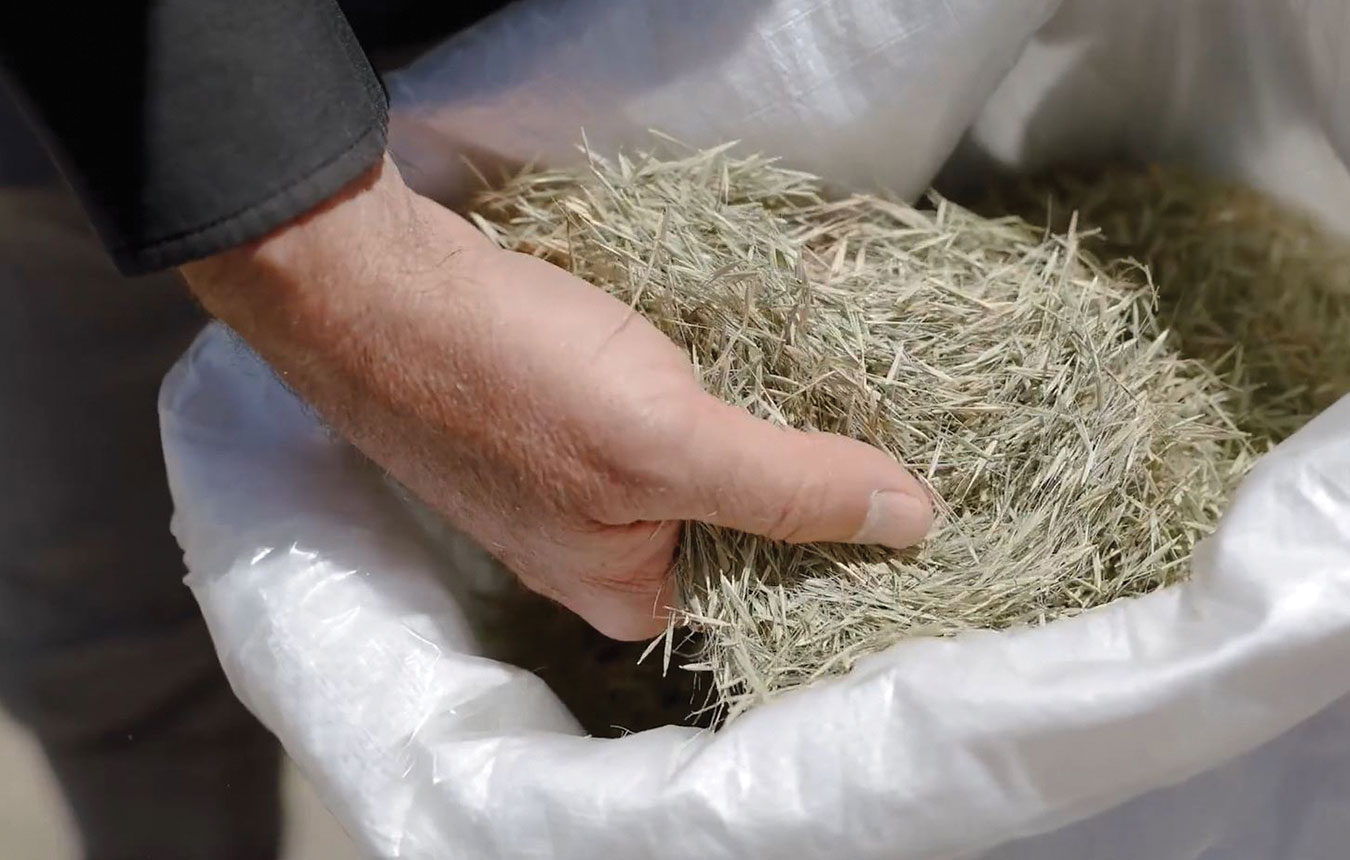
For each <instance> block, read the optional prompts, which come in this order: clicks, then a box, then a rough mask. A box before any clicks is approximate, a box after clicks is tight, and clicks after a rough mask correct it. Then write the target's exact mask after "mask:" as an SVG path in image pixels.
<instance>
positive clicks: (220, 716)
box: [0, 99, 280, 860]
mask: <svg viewBox="0 0 1350 860" xmlns="http://www.w3.org/2000/svg"><path fill="white" fill-rule="evenodd" d="M0 100H2V99H0ZM2 112H3V109H2V106H0V113H2ZM0 121H2V120H0ZM2 158H3V153H0V159H2ZM10 163H11V164H12V163H14V162H13V161H12V160H11V162H10ZM7 179H9V181H10V182H14V181H15V177H12V176H11V177H7ZM201 323H202V320H201V318H200V317H199V315H198V313H197V311H196V309H195V307H194V306H193V305H192V303H191V302H190V301H189V300H188V298H187V296H186V293H185V292H184V290H183V289H182V287H181V286H180V285H179V284H178V283H177V281H176V278H174V277H171V276H161V277H156V278H144V279H135V280H127V279H123V278H121V277H119V276H118V275H117V274H116V273H115V272H114V271H113V269H112V268H111V266H110V265H109V264H108V263H107V262H106V260H105V258H104V256H103V255H102V253H101V251H100V250H99V248H98V246H97V244H96V243H95V242H94V240H93V237H92V234H91V233H90V231H89V230H88V228H87V227H86V226H85V223H84V220H83V216H82V215H81V214H80V212H79V209H78V207H77V206H76V204H75V202H74V201H73V199H72V198H71V197H70V195H69V194H68V193H67V192H66V191H65V190H64V189H62V188H59V187H57V186H54V185H53V184H51V183H50V182H47V183H44V185H43V186H41V187H26V188H21V187H15V186H13V185H11V186H10V187H7V188H0V487H3V488H4V491H5V492H4V495H3V497H2V498H0V704H3V706H4V707H5V708H6V709H7V710H9V711H11V712H12V713H13V714H14V715H15V716H16V717H17V718H18V719H19V720H20V721H22V722H23V723H24V724H26V725H27V726H28V727H29V728H30V729H31V730H32V731H33V732H34V733H35V735H36V736H37V738H38V739H39V741H40V742H41V743H42V745H43V748H44V750H45V752H46V754H47V757H48V759H49V760H50V762H51V764H52V767H53V769H54V771H55V773H56V775H57V777H58V779H59V781H60V784H61V786H62V789H63V791H64V792H65V795H66V797H67V800H68V801H69V803H70V805H71V808H72V811H73V813H74V817H75V819H76V821H77V822H78V826H79V828H80V831H81V832H80V835H81V838H82V841H83V844H84V845H85V849H86V852H87V857H88V858H90V860H161V858H162V860H226V858H228V860H273V858H275V857H276V855H277V851H278V842H279V817H280V805H279V789H278V773H279V752H278V749H277V746H276V743H275V741H274V739H273V738H272V737H271V736H270V735H269V734H268V733H267V732H266V731H265V730H263V729H262V727H261V726H260V725H258V724H257V723H256V722H255V721H254V720H253V718H252V717H251V716H250V715H249V714H248V713H247V711H245V709H244V708H243V707H242V706H241V705H240V704H239V703H238V701H237V700H236V699H235V697H234V695H233V694H232V693H231V691H230V689H229V686H228V684H227V682H226V680H225V678H224V676H223V674H222V672H221V670H220V667H219V665H218V663H217V660H216V657H215V654H214V651H213V649H212V646H211V642H210V639H209V637H208V635H207V632H206V628H205V625H204V623H203V621H202V619H201V616H200V614H199V612H198V610H197V607H196V605H195V604H194V602H193V600H192V597H191V594H190V593H189V591H188V589H187V588H186V586H184V585H183V583H182V576H183V569H182V561H181V555H180V553H179V550H178V548H177V546H176V544H175V543H174V541H173V538H172V537H171V536H170V534H169V532H168V521H169V515H170V502H169V498H168V491H167V488H166V485H165V478H164V468H163V458H162V456H161V454H160V450H159V432H158V422H157V415H156V409H155V400H156V394H157V390H158V387H159V382H160V379H161V378H162V377H163V375H164V373H165V372H166V371H167V370H168V368H169V366H170V365H171V363H172V362H173V360H174V359H175V358H176V357H177V356H178V355H179V354H180V353H181V352H182V350H183V349H184V348H185V347H186V346H187V344H188V342H189V341H190V339H191V337H192V335H193V334H194V333H195V331H196V330H197V329H198V328H199V327H200V325H201ZM3 842H4V836H3V834H0V856H7V855H8V852H7V851H6V850H5V847H4V845H3Z"/></svg>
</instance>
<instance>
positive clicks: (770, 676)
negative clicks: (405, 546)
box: [474, 147, 1253, 720]
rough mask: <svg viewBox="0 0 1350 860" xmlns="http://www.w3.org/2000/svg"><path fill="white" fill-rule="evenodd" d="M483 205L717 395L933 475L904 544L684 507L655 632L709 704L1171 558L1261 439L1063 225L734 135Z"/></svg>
mask: <svg viewBox="0 0 1350 860" xmlns="http://www.w3.org/2000/svg"><path fill="white" fill-rule="evenodd" d="M474 217H475V218H476V220H477V222H478V224H479V225H480V227H481V228H482V229H483V231H484V232H485V233H486V234H487V235H489V236H490V237H492V238H493V239H494V240H495V241H497V242H498V243H499V244H500V245H502V246H503V247H507V248H512V249H515V250H518V251H523V252H526V253H531V254H535V255H538V256H540V257H543V258H545V259H549V260H551V261H553V262H555V263H557V264H559V265H561V266H564V267H566V268H568V269H570V270H571V271H573V272H574V273H576V274H577V275H578V276H580V277H582V278H584V279H586V280H588V281H589V282H591V283H593V284H595V285H596V286H597V287H599V288H601V289H604V290H606V291H608V292H610V293H611V294H613V295H615V296H616V297H618V298H619V299H620V300H622V301H624V302H626V303H629V304H631V305H632V306H633V307H634V308H635V309H636V310H637V311H638V312H640V313H642V314H643V315H644V316H646V317H647V318H648V319H650V320H651V321H652V322H653V323H654V324H655V325H656V326H657V327H658V328H659V329H660V330H661V331H663V332H664V333H665V334H666V335H667V336H669V337H670V338H671V339H672V340H673V341H674V342H675V343H676V344H678V345H679V346H680V347H681V348H683V349H684V350H685V351H686V352H687V354H688V355H689V357H690V359H691V361H692V363H693V365H694V367H695V369H696V372H697V373H698V375H699V379H700V380H701V382H702V384H703V385H704V387H705V388H706V389H707V390H709V391H710V392H712V393H714V394H716V395H717V396H718V397H720V398H722V399H723V400H725V401H727V402H728V403H732V404H736V405H738V406H740V407H742V408H744V409H746V410H747V411H749V412H751V413H752V414H754V415H757V416H759V417H762V418H764V419H766V420H769V421H772V422H775V423H778V424H782V425H787V426H792V427H798V428H804V429H812V430H822V431H828V432H834V433H842V434H844V435H847V436H850V437H853V438H856V439H861V440H864V441H867V442H869V443H871V444H873V445H876V446H877V447H879V448H881V449H883V450H885V451H887V452H889V453H890V454H891V455H892V456H894V457H895V458H897V459H898V460H899V461H901V462H903V463H904V464H906V465H907V466H908V467H909V468H910V469H911V470H912V471H913V472H914V473H915V474H917V475H918V476H920V477H921V478H922V480H924V481H925V482H926V483H927V485H928V486H929V487H930V489H931V490H932V492H933V494H934V496H935V498H936V500H937V501H936V504H937V508H938V510H939V517H938V522H937V524H936V526H935V528H934V530H933V532H932V533H931V535H930V536H929V538H928V539H927V540H926V541H925V542H924V543H923V544H922V545H921V546H920V547H918V548H917V549H914V550H911V551H907V552H902V553H895V552H888V551H883V550H880V549H877V548H870V547H851V546H841V545H806V546H791V545H786V544H780V543H774V542H771V541H768V540H765V539H761V538H757V537H752V536H749V535H745V534H741V533H737V532H734V531H730V530H727V529H721V528H714V527H711V526H707V525H703V524H697V523H693V524H689V525H687V526H686V528H685V530H684V534H683V538H682V542H681V546H680V549H679V553H678V558H677V561H676V570H675V576H676V579H677V583H678V586H679V588H678V592H679V599H680V605H679V606H678V607H677V612H676V622H675V624H674V625H672V631H671V634H670V635H672V636H675V635H679V632H678V631H677V630H676V629H675V627H676V626H679V627H686V628H689V629H691V630H693V631H694V632H695V633H696V634H697V638H696V640H695V645H694V648H695V653H693V654H692V655H691V656H689V657H688V658H686V659H685V660H684V661H683V662H681V664H680V665H682V666H683V668H686V669H690V670H692V671H695V672H702V673H706V674H707V678H708V689H709V699H708V702H707V707H708V708H709V709H710V711H711V714H712V717H713V718H714V719H719V720H720V719H732V718H735V717H736V716H737V715H738V714H740V713H743V712H744V711H745V710H746V709H747V708H750V707H753V706H755V705H757V704H759V703H761V702H764V701H767V700H769V699H771V698H773V697H775V696H777V695H781V694H782V693H783V692H785V691H788V690H792V689H796V688H799V687H802V686H805V685H809V684H812V683H814V682H816V681H818V680H820V679H822V678H826V677H830V676H833V675H838V674H841V673H844V672H847V671H848V670H849V669H850V668H851V667H852V666H853V665H855V664H856V663H857V661H859V660H861V659H863V658H864V657H867V656H869V655H872V654H876V653H878V652H880V651H882V650H884V649H885V648H887V647H889V646H890V645H892V644H894V643H896V642H899V641H901V640H903V639H905V638H907V637H913V636H947V635H952V634H957V633H960V632H962V631H966V630H972V629H1001V628H1006V627H1010V626H1014V625H1025V624H1043V623H1046V622H1049V621H1051V620H1054V619H1056V618H1060V617H1063V616H1065V615H1072V614H1075V613H1078V612H1082V611H1084V610H1087V609H1091V608H1093V607H1096V606H1100V605H1103V604H1105V603H1109V602H1111V601H1113V600H1117V599H1120V598H1125V597H1130V596H1134V595H1139V594H1145V593H1148V592H1150V591H1153V590H1155V589H1157V588H1160V587H1164V586H1166V585H1169V584H1171V583H1174V582H1177V581H1179V580H1180V579H1182V578H1184V577H1185V576H1186V574H1187V571H1188V562H1189V557H1190V554H1191V550H1192V548H1193V547H1194V546H1195V544H1196V542H1197V541H1198V540H1199V539H1201V538H1202V537H1203V536H1204V535H1206V534H1207V533H1209V531H1210V530H1211V529H1212V528H1213V526H1214V524H1215V522H1216V520H1217V517H1218V515H1219V512H1220V510H1221V507H1222V505H1223V503H1224V501H1225V499H1226V498H1227V497H1228V495H1229V493H1230V492H1231V490H1232V489H1233V487H1234V486H1235V484H1236V482H1237V480H1238V479H1239V478H1240V477H1241V475H1242V474H1243V472H1244V471H1245V470H1246V468H1247V467H1248V466H1249V465H1250V462H1251V460H1252V458H1253V448H1252V446H1251V445H1250V444H1249V441H1248V438H1247V434H1246V432H1244V431H1243V430H1242V429H1241V427H1242V421H1241V420H1240V418H1241V416H1239V415H1238V414H1237V413H1236V411H1235V410H1237V409H1239V408H1241V407H1243V406H1244V404H1245V403H1246V402H1247V400H1248V399H1249V396H1248V395H1249V392H1245V391H1237V390H1235V389H1234V388H1233V385H1232V379H1229V380H1224V379H1220V378H1219V376H1218V375H1216V373H1215V372H1214V371H1213V370H1212V369H1211V367H1210V366H1209V365H1206V364H1205V363H1203V362H1201V361H1197V360H1194V359H1189V358H1186V357H1184V356H1182V355H1181V354H1179V353H1178V351H1177V348H1176V344H1175V343H1174V341H1173V338H1172V337H1171V336H1170V335H1169V334H1168V333H1167V332H1166V331H1165V330H1164V329H1163V328H1162V327H1161V326H1160V325H1159V324H1158V321H1157V319H1156V317H1155V303H1156V300H1157V293H1156V290H1155V289H1154V287H1153V286H1152V284H1151V283H1150V282H1149V281H1148V279H1147V277H1145V276H1143V273H1142V272H1141V271H1139V270H1138V269H1135V270H1133V271H1130V272H1129V273H1128V275H1129V276H1128V277H1126V276H1124V275H1123V274H1122V270H1121V269H1120V268H1119V267H1116V266H1112V267H1109V268H1108V267H1103V266H1102V265H1099V264H1098V263H1096V262H1094V261H1093V259H1092V258H1091V257H1090V256H1088V255H1085V254H1084V252H1083V244H1084V242H1086V241H1097V240H1096V239H1094V238H1093V237H1091V236H1087V235H1084V234H1083V233H1082V232H1081V231H1080V230H1079V229H1077V227H1076V225H1073V224H1072V223H1070V224H1068V225H1066V226H1067V229H1065V230H1064V231H1063V232H1055V233H1047V232H1046V231H1044V230H1041V229H1037V228H1034V227H1031V226H1029V225H1028V224H1026V223H1024V222H1022V221H1020V220H1018V219H1016V218H992V219H990V218H984V217H980V216H977V215H975V214H972V213H971V212H969V211H967V210H965V209H963V208H960V207H958V206H955V205H953V204H951V203H950V202H948V201H946V200H943V199H941V198H940V197H936V196H933V197H931V198H929V199H928V200H927V201H926V202H925V204H924V205H922V206H919V207H915V206H910V205H907V204H904V203H900V202H896V201H892V200H886V199H882V198H878V197H868V196H856V197H849V198H847V199H842V200H828V199H826V198H825V196H824V194H823V193H822V190H821V184H820V182H819V181H818V180H816V179H815V178H813V177H811V176H809V175H806V174H803V173H798V172H794V171H790V170H786V169H783V168H781V167H779V166H777V165H776V164H775V163H774V162H773V161H772V160H770V159H766V158H761V157H755V156H750V157H741V156H736V155H733V154H732V153H731V150H730V148H729V147H724V148H719V149H717V150H713V151H707V152H695V153H692V154H689V155H688V156H687V157H683V158H677V159H669V160H662V159H658V158H655V157H653V156H650V155H637V156H634V157H626V156H621V157H618V158H616V159H614V160H606V159H603V158H600V157H597V156H593V155H592V156H590V157H589V163H588V164H587V165H586V166H585V167H583V168H579V169H575V170H562V171H532V172H527V173H525V174H523V175H521V176H518V177H516V178H514V179H513V180H511V181H509V182H508V183H507V184H506V185H505V186H504V187H502V188H500V189H498V190H496V191H493V192H490V193H487V194H485V195H484V196H483V197H482V199H481V200H480V202H479V206H478V211H477V214H476V215H475V216H474ZM657 650H658V651H659V650H661V649H660V648H659V647H658V649H657ZM576 659H578V660H584V659H585V657H584V656H583V655H578V656H577V658H576ZM705 716H706V714H705Z"/></svg>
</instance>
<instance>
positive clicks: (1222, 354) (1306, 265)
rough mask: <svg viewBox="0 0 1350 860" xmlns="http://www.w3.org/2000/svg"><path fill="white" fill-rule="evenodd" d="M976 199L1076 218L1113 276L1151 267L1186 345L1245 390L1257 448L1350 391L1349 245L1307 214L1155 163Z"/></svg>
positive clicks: (1056, 223)
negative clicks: (1328, 232)
mask: <svg viewBox="0 0 1350 860" xmlns="http://www.w3.org/2000/svg"><path fill="white" fill-rule="evenodd" d="M976 205H977V207H978V209H979V210H980V211H981V212H984V213H986V214H991V215H1003V214H1006V213H1009V212H1012V213H1016V214H1018V215H1021V216H1022V217H1024V218H1026V219H1027V220H1028V221H1029V222H1031V223H1033V224H1037V225H1044V226H1045V227H1047V228H1048V229H1050V230H1053V231H1056V232H1063V231H1064V230H1065V229H1067V228H1068V225H1069V223H1070V222H1071V221H1072V220H1074V219H1076V220H1077V222H1078V225H1079V227H1081V228H1085V229H1090V230H1092V231H1093V232H1092V234H1091V235H1088V236H1086V237H1085V238H1084V241H1083V245H1084V247H1085V248H1086V249H1087V250H1088V251H1089V252H1090V253H1091V254H1092V255H1093V256H1095V257H1097V258H1098V259H1100V260H1102V261H1104V263H1106V264H1107V265H1108V266H1109V267H1110V268H1111V270H1112V271H1113V272H1114V273H1116V274H1117V275H1119V276H1121V277H1126V278H1131V277H1133V278H1138V277H1139V274H1138V263H1142V264H1144V265H1146V266H1147V267H1148V270H1149V271H1150V272H1151V273H1152V276H1153V279H1154V281H1155V283H1156V284H1157V289H1158V309H1159V311H1158V317H1159V319H1160V321H1161V322H1162V323H1163V325H1165V326H1166V327H1167V328H1168V329H1169V330H1170V331H1171V332H1172V333H1173V335H1174V338H1175V339H1174V341H1173V342H1174V344H1175V345H1176V347H1177V349H1178V350H1179V351H1180V352H1181V353H1182V354H1183V355H1186V356H1189V357H1192V358H1196V359H1199V360H1201V361H1203V362H1204V363H1205V364H1206V365H1208V366H1209V367H1211V368H1213V369H1214V370H1215V372H1216V373H1218V374H1219V375H1220V376H1222V377H1223V378H1224V380H1225V381H1226V382H1228V383H1229V384H1230V385H1231V386H1232V387H1234V388H1235V389H1237V390H1238V391H1240V392H1241V396H1240V398H1239V399H1238V400H1237V401H1236V402H1234V403H1233V405H1232V407H1231V408H1232V410H1233V413H1234V415H1235V417H1236V419H1237V421H1238V425H1239V426H1240V427H1241V429H1243V430H1244V431H1246V432H1247V433H1249V434H1251V435H1252V437H1253V440H1254V442H1255V443H1256V444H1257V445H1258V446H1259V447H1261V448H1266V447H1269V446H1270V445H1271V444H1272V443H1275V442H1278V441H1280V440H1282V439H1284V438H1286V437H1287V436H1289V435H1290V434H1291V433H1293V432H1294V431H1295V430H1297V429H1298V428H1299V427H1302V426H1303V425H1304V424H1305V423H1307V421H1308V420H1309V419H1310V418H1312V417H1313V416H1314V415H1316V414H1317V413H1318V412H1321V411H1322V410H1323V409H1326V408H1327V407H1328V406H1330V405H1331V404H1332V403H1334V402H1335V401H1336V400H1337V399H1339V398H1340V397H1341V396H1343V395H1344V394H1346V393H1347V392H1350V243H1347V242H1346V241H1345V240H1344V239H1341V238H1339V237H1333V236H1330V235H1328V234H1327V233H1325V232H1324V231H1323V230H1322V229H1321V228H1320V227H1319V226H1318V225H1317V224H1316V223H1315V222H1314V221H1313V220H1312V219H1311V218H1309V217H1308V216H1306V215H1304V214H1302V213H1299V212H1295V211H1292V210H1291V209H1289V208H1288V207H1285V206H1283V205H1281V204H1279V203H1277V202H1276V201H1274V200H1272V199H1271V198H1270V197H1268V196H1266V195H1264V194H1261V193H1259V192H1257V191H1254V190H1252V189H1250V188H1246V187H1243V186H1240V185H1235V184H1232V183H1224V182H1216V181H1214V180H1209V179H1202V178H1200V177H1197V176H1195V175H1192V174H1189V173H1186V172H1184V171H1180V170H1175V169H1163V168H1157V167H1155V168H1151V169H1147V170H1140V169H1137V168H1129V167H1120V166H1118V167H1113V168H1109V169H1107V170H1105V171H1096V172H1093V173H1074V172H1067V171H1062V172H1059V173H1055V174H1052V175H1048V176H1043V177H1036V178H1032V179H1029V180H1028V179H1012V180H1008V181H1006V182H1004V183H1002V184H1001V187H998V188H995V189H993V190H992V191H991V192H989V193H988V194H987V196H986V199H985V200H983V201H979V202H978V203H977V204H976ZM1136 261H1138V263H1136Z"/></svg>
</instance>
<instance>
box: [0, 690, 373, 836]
mask: <svg viewBox="0 0 1350 860" xmlns="http://www.w3.org/2000/svg"><path fill="white" fill-rule="evenodd" d="M0 762H3V765H2V766H0V857H3V858H5V860H75V858H76V857H77V856H78V851H77V848H78V846H77V845H76V842H75V836H74V833H73V832H72V830H71V827H70V822H69V820H68V818H67V815H66V810H65V808H64V807H63V806H62V804H61V799H60V797H59V796H58V794H57V792H56V784H55V783H54V782H53V781H52V778H51V776H50V774H49V773H48V772H47V768H46V765H45V764H44V762H43V760H42V754H41V753H40V752H39V751H38V748H37V746H36V745H35V744H34V743H33V741H32V740H31V739H30V738H29V736H28V734H27V732H25V731H24V730H23V729H22V728H20V727H19V726H16V725H15V724H14V723H13V722H12V721H11V720H10V719H9V718H8V717H7V716H5V714H4V712H3V711H0ZM284 781H285V786H286V788H285V804H286V813H287V820H286V850H285V853H284V854H283V855H282V858H283V860H360V856H361V855H360V854H359V853H358V852H357V851H356V849H355V848H354V847H353V846H352V843H351V841H350V840H349V839H347V836H346V834H345V833H343V832H342V828H341V827H339V826H338V824H337V822H336V821H334V820H333V817H332V816H331V815H329V814H328V811H327V810H326V809H324V808H323V804H321V803H320V802H319V799H318V798H317V797H316V796H315V795H314V792H313V791H312V790H311V789H310V787H309V784H308V783H306V782H305V780H304V778H303V777H301V776H300V775H299V773H298V772H297V771H296V770H295V768H294V767H293V766H288V767H287V768H286V773H285V776H284Z"/></svg>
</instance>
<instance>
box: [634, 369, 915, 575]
mask: <svg viewBox="0 0 1350 860" xmlns="http://www.w3.org/2000/svg"><path fill="white" fill-rule="evenodd" d="M692 418H693V420H692V422H690V424H689V425H687V426H689V427H691V431H690V433H689V435H688V438H687V440H686V442H687V445H688V447H687V448H684V453H685V455H686V456H685V459H684V461H683V462H682V464H681V466H682V471H681V473H680V475H679V477H678V482H677V485H676V486H675V487H672V488H671V491H670V492H668V493H665V494H663V496H664V498H662V500H661V505H662V507H663V508H665V509H666V510H664V511H663V512H660V513H657V512H653V514H654V518H662V519H665V518H668V519H682V520H698V521H701V522H706V523H711V524H713V525H718V526H726V527H728V528H734V529H738V530H740V531H745V532H750V533H752V534H757V535H761V536H764V537H768V538H772V539H775V540H784V541H790V542H792V543H807V542H816V541H832V542H834V541H837V542H844V543H866V544H881V545H884V546H889V547H894V548H901V547H906V546H910V545H911V544H915V543H918V542H919V541H920V540H922V539H923V537H924V535H925V534H927V533H928V529H929V527H930V526H931V525H932V521H933V510H932V504H931V502H930V501H929V496H928V493H927V491H926V490H925V489H924V487H923V486H922V485H921V484H920V483H919V482H918V481H917V480H916V479H915V478H914V476H913V475H911V474H910V473H909V472H908V471H906V470H905V469H904V468H903V467H902V466H901V465H900V464H899V463H897V462H896V461H895V460H893V459H892V458H891V457H890V456H888V455H887V454H885V453H884V452H882V451H880V450H878V449H876V448H873V447H872V446H870V445H867V444H865V443H862V442H858V441H855V440H853V439H847V438H845V437H843V436H836V435H832V434H827V433H805V432H802V431H799V430H790V429H785V428H782V427H777V426H775V425H773V424H770V423H769V422H767V421H763V420H760V419H758V418H755V417H753V416H751V415H749V414H748V413H746V412H744V411H743V410H741V409H738V408H736V407H734V406H729V405H727V404H725V403H722V402H721V401H719V400H717V399H716V398H714V397H711V396H706V395H705V396H701V397H700V398H699V400H698V402H697V403H696V405H695V406H694V414H693V416H692Z"/></svg>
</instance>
